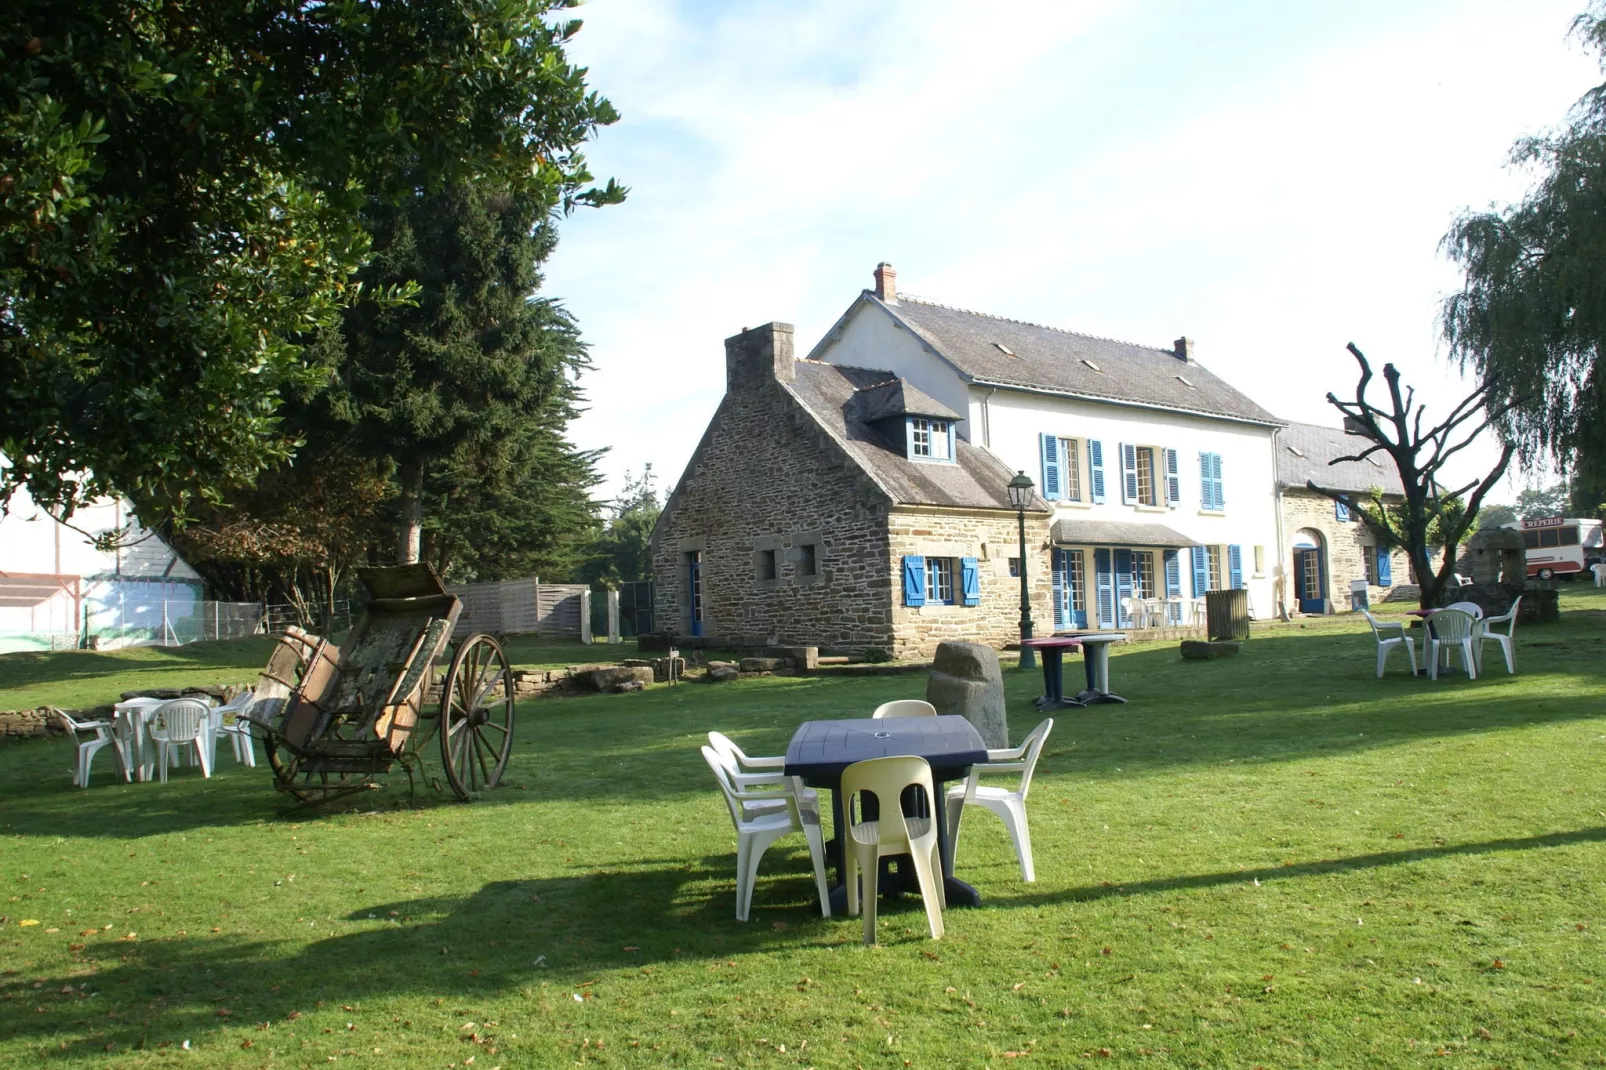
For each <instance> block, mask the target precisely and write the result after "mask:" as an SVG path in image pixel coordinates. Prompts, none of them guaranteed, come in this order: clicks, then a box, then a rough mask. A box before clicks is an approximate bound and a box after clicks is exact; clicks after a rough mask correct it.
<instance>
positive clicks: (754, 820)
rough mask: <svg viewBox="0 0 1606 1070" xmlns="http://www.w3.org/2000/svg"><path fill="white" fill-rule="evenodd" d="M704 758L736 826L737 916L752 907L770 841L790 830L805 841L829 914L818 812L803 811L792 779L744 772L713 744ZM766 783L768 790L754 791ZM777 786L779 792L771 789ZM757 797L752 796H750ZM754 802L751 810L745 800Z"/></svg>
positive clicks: (743, 915)
mask: <svg viewBox="0 0 1606 1070" xmlns="http://www.w3.org/2000/svg"><path fill="white" fill-rule="evenodd" d="M702 750H703V760H704V761H705V762H707V763H708V768H710V769H712V770H713V771H714V779H715V780H717V781H719V790H720V791H722V792H724V794H725V805H726V806H727V807H728V808H729V809H730V815H731V824H732V825H734V826H736V920H737V921H746V920H747V915H748V912H749V910H750V909H751V907H752V905H753V880H754V878H755V877H757V875H758V863H759V860H760V859H762V858H763V857H764V852H765V851H767V850H768V849H769V846H770V844H772V843H774V842H775V841H776V840H778V839H780V838H781V837H782V836H787V835H790V834H791V833H794V832H801V833H803V835H804V837H805V838H806V839H807V840H808V841H809V860H810V861H811V862H812V863H813V864H814V885H815V889H816V890H817V891H818V892H819V894H820V913H821V914H823V915H824V916H825V917H828V918H829V917H830V916H831V891H830V889H829V888H828V887H827V886H826V883H825V841H824V838H823V837H822V836H821V834H820V815H819V813H818V812H817V811H810V810H806V809H803V808H802V807H800V806H798V804H797V797H796V796H795V795H793V794H792V792H791V790H790V786H789V785H790V783H791V782H792V781H793V780H794V779H795V778H794V777H785V776H779V775H776V774H763V775H761V774H753V773H743V772H741V771H740V770H738V769H737V768H736V765H735V763H734V762H732V761H731V760H730V758H729V757H728V756H726V755H723V754H721V753H720V752H719V751H717V750H715V749H714V748H713V747H704V748H703V749H702ZM758 787H764V788H768V789H771V790H767V791H763V792H754V791H753V790H752V789H754V788H758ZM774 789H780V790H778V791H777V790H774ZM755 795H756V796H757V798H753V796H755ZM749 802H758V803H760V805H759V806H757V807H753V808H749V807H748V806H747V803H749Z"/></svg>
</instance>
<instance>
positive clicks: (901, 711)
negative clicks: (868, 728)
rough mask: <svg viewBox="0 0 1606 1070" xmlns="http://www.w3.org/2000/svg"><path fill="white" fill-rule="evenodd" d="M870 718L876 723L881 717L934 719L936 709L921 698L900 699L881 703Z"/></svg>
mask: <svg viewBox="0 0 1606 1070" xmlns="http://www.w3.org/2000/svg"><path fill="white" fill-rule="evenodd" d="M870 716H871V717H873V718H875V719H876V720H878V721H879V720H881V718H883V717H935V716H937V707H935V706H933V705H932V704H931V703H929V702H927V701H926V700H925V699H923V698H900V699H895V700H893V701H892V702H883V703H882V704H881V705H879V706H877V707H876V708H875V712H874V713H872V714H871V715H870Z"/></svg>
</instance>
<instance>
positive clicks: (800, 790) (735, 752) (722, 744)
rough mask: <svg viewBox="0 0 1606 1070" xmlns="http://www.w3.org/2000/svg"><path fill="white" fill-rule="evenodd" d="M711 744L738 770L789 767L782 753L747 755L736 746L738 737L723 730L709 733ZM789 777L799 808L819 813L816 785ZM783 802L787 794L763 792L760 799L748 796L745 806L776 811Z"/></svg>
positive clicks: (776, 771) (744, 802) (818, 794)
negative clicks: (807, 786) (810, 785)
mask: <svg viewBox="0 0 1606 1070" xmlns="http://www.w3.org/2000/svg"><path fill="white" fill-rule="evenodd" d="M708 745H709V746H710V747H713V748H714V750H716V751H718V752H719V753H720V754H723V755H725V756H726V757H727V758H729V759H730V762H731V764H734V765H735V766H736V768H737V770H738V771H739V772H747V771H749V770H754V769H757V770H770V769H773V770H774V771H775V773H777V774H778V773H779V772H780V771H781V770H782V769H784V768H786V759H785V758H784V757H783V756H781V755H775V756H774V757H770V756H768V755H754V754H748V753H747V752H746V751H744V750H742V748H740V747H738V746H737V745H736V741H735V740H733V739H731V738H730V737H729V736H727V735H726V734H725V733H723V732H710V733H708ZM772 775H773V774H772ZM787 779H789V780H791V781H792V784H791V788H790V790H791V791H792V792H793V794H795V795H796V796H797V805H798V807H799V808H800V809H805V810H812V811H814V813H815V814H818V813H819V812H820V793H819V792H817V791H815V790H814V789H813V788H806V787H804V786H803V778H802V777H788V778H787ZM765 796H768V798H765ZM784 801H785V800H784V797H783V796H782V795H779V794H777V793H775V792H760V793H758V797H757V798H754V799H746V800H744V801H743V804H742V805H744V806H746V807H747V808H748V809H749V810H753V809H771V810H773V809H775V808H776V807H777V805H779V804H781V803H784ZM816 820H818V818H816Z"/></svg>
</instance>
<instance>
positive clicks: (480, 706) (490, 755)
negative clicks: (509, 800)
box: [436, 635, 514, 802]
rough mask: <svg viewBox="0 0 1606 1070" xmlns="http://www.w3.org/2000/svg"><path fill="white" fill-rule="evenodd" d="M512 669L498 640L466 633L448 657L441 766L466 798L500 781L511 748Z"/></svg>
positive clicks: (440, 729)
mask: <svg viewBox="0 0 1606 1070" xmlns="http://www.w3.org/2000/svg"><path fill="white" fill-rule="evenodd" d="M513 706H514V702H513V670H512V669H511V667H509V665H508V663H507V655H506V654H505V653H503V651H502V644H501V643H498V642H497V641H496V640H495V639H493V638H492V637H491V636H489V635H475V636H470V637H469V638H468V639H467V640H466V641H465V642H464V643H463V645H462V646H460V647H458V648H457V653H456V654H454V655H453V656H452V666H451V668H450V669H448V670H447V671H446V684H445V686H444V687H443V688H442V689H441V705H440V723H439V725H438V726H437V728H436V731H437V732H438V733H439V735H440V739H441V765H442V766H444V767H445V769H446V780H447V783H449V784H451V786H452V793H453V794H454V795H456V796H457V797H458V798H459V799H461V800H462V801H464V802H468V801H469V800H470V799H472V798H473V797H474V796H475V795H476V794H478V793H479V792H482V791H489V790H490V789H492V788H494V787H496V786H497V784H499V783H501V781H502V772H503V770H505V769H506V768H507V756H508V754H509V752H510V751H512V749H513Z"/></svg>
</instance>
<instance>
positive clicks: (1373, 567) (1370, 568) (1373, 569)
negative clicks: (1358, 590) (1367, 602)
mask: <svg viewBox="0 0 1606 1070" xmlns="http://www.w3.org/2000/svg"><path fill="white" fill-rule="evenodd" d="M1361 560H1362V561H1364V562H1366V582H1367V583H1369V584H1371V585H1372V586H1373V587H1378V586H1381V584H1379V583H1378V582H1377V547H1375V546H1362V547H1361Z"/></svg>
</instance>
